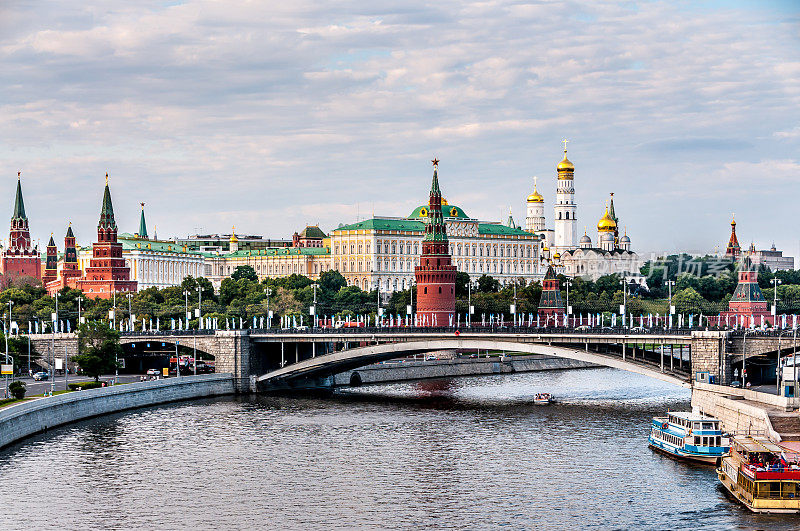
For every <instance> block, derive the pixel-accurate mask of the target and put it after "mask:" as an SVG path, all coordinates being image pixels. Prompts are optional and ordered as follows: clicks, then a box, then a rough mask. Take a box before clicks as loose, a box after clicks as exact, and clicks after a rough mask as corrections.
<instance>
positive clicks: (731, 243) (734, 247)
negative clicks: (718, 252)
mask: <svg viewBox="0 0 800 531" xmlns="http://www.w3.org/2000/svg"><path fill="white" fill-rule="evenodd" d="M741 253H742V250H741V248H740V247H739V239H738V238H737V237H736V218H733V219H732V220H731V238H730V240H728V247H727V248H726V249H725V257H726V258H731V259H733V260H737V259H738V258H739V255H740V254H741Z"/></svg>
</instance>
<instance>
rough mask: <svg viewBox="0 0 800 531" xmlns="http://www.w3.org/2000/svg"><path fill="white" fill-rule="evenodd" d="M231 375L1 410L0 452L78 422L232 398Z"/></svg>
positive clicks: (152, 384)
mask: <svg viewBox="0 0 800 531" xmlns="http://www.w3.org/2000/svg"><path fill="white" fill-rule="evenodd" d="M234 393H235V385H234V379H233V377H232V375H231V374H208V375H200V376H184V377H181V378H168V379H165V380H154V381H148V382H136V383H131V384H125V385H115V386H112V387H103V388H99V389H90V390H86V391H73V392H71V393H65V394H62V395H55V396H50V397H45V398H38V399H35V400H27V401H25V402H22V403H18V404H14V405H11V406H8V407H5V408H3V409H0V448H2V447H4V446H8V445H9V444H13V443H15V442H17V441H19V440H21V439H24V438H25V437H29V436H31V435H34V434H36V433H41V432H43V431H47V430H49V429H52V428H54V427H56V426H61V425H63V424H68V423H70V422H75V421H78V420H82V419H86V418H90V417H96V416H99V415H105V414H108V413H114V412H117V411H124V410H126V409H134V408H139V407H146V406H153V405H157V404H163V403H166V402H175V401H180V400H190V399H194V398H205V397H210V396H220V395H231V394H234Z"/></svg>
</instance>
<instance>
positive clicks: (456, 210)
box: [408, 205, 470, 219]
mask: <svg viewBox="0 0 800 531" xmlns="http://www.w3.org/2000/svg"><path fill="white" fill-rule="evenodd" d="M423 211H424V212H425V214H424V215H423V214H422V213H423ZM442 215H443V216H444V217H445V219H447V218H462V219H470V217H469V216H468V215H467V213H466V212H464V210H463V209H462V208H461V207H459V206H455V205H442ZM427 217H428V205H420V206H418V207H417V208H415V209H414V211H413V212H412V213H411V215H410V216H408V219H427Z"/></svg>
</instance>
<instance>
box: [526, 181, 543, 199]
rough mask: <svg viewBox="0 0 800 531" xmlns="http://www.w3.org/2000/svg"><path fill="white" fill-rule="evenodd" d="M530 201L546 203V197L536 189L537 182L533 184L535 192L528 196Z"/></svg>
mask: <svg viewBox="0 0 800 531" xmlns="http://www.w3.org/2000/svg"><path fill="white" fill-rule="evenodd" d="M528 203H544V197H542V194H540V193H539V191H538V190H537V189H536V184H535V183H534V185H533V193H532V194H531V195H529V196H528Z"/></svg>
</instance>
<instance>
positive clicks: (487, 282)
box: [478, 275, 500, 293]
mask: <svg viewBox="0 0 800 531" xmlns="http://www.w3.org/2000/svg"><path fill="white" fill-rule="evenodd" d="M478 291H480V292H481V293H497V292H498V291H500V282H498V281H497V279H496V278H493V277H490V276H489V275H481V278H479V279H478Z"/></svg>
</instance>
